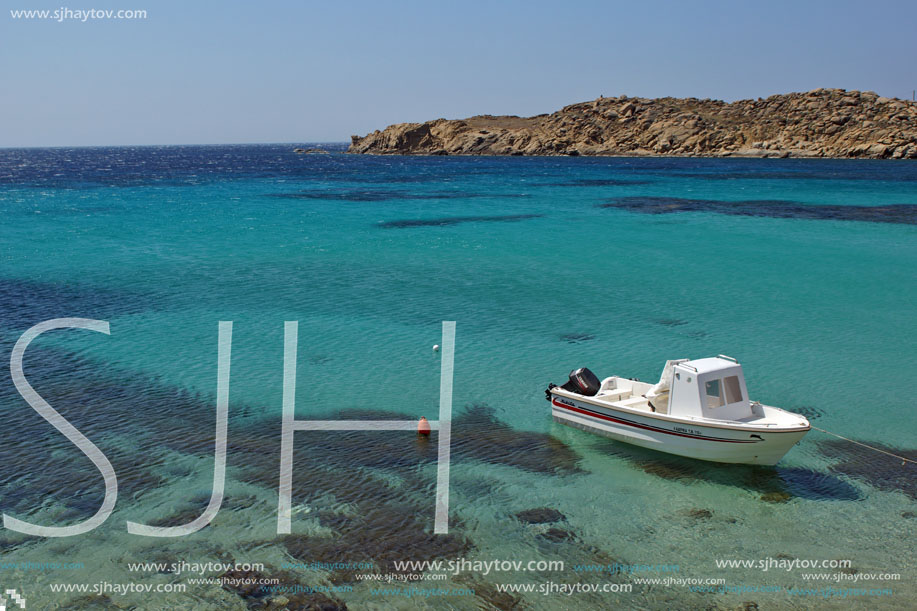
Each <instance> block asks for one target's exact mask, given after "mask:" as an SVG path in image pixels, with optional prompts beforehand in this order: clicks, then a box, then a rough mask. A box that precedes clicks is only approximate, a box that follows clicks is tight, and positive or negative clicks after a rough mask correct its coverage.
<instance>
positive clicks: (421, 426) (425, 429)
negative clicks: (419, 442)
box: [417, 416, 430, 435]
mask: <svg viewBox="0 0 917 611" xmlns="http://www.w3.org/2000/svg"><path fill="white" fill-rule="evenodd" d="M417 434H418V435H429V434H430V423H429V421H427V419H426V418H424V417H423V416H421V417H420V422H418V423H417Z"/></svg>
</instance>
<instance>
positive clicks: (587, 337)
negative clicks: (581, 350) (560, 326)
mask: <svg viewBox="0 0 917 611" xmlns="http://www.w3.org/2000/svg"><path fill="white" fill-rule="evenodd" d="M594 339H595V335H593V334H592V333H565V334H564V335H561V336H560V341H562V342H567V343H568V344H579V343H581V342H589V341H592V340H594Z"/></svg>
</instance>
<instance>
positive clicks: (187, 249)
mask: <svg viewBox="0 0 917 611" xmlns="http://www.w3.org/2000/svg"><path fill="white" fill-rule="evenodd" d="M291 148H292V147H290V146H286V145H278V146H225V147H148V148H134V149H131V148H116V149H105V148H99V149H46V150H43V149H34V150H3V151H0V218H2V219H3V223H2V228H0V355H2V358H3V359H4V360H5V359H7V358H8V356H9V353H10V350H11V349H12V345H13V344H14V343H15V341H16V339H17V338H18V337H19V336H20V335H21V334H22V333H23V332H24V331H25V330H26V329H27V328H29V327H30V326H31V325H33V324H36V323H38V322H41V321H43V320H46V319H50V318H57V317H64V316H78V317H86V318H95V319H101V320H107V321H109V322H110V325H111V336H109V337H106V336H104V335H100V334H96V333H90V332H86V331H58V332H54V333H49V334H47V335H46V336H42V337H41V338H39V339H38V340H36V341H35V343H34V344H33V345H32V347H31V348H30V349H29V352H28V353H27V355H26V361H25V365H26V369H25V371H26V375H27V376H28V377H29V380H30V382H31V383H32V385H33V386H34V387H35V388H36V390H38V392H39V393H41V394H42V396H44V397H45V398H46V399H48V401H49V402H50V403H51V404H52V405H54V406H55V407H56V408H57V409H58V410H59V411H60V412H61V413H62V414H63V415H64V416H65V417H67V418H68V419H69V420H71V421H72V422H73V423H74V424H75V425H76V426H77V427H78V428H79V429H80V430H81V431H82V432H84V433H85V434H86V435H87V436H88V437H89V438H90V439H92V440H93V441H94V442H96V443H97V445H99V447H100V448H101V449H102V450H103V451H104V452H105V453H106V454H107V455H108V456H109V458H110V459H111V460H112V463H113V464H114V465H115V468H116V471H117V473H118V476H119V482H120V484H121V490H120V491H119V499H118V505H117V508H116V510H115V512H114V514H112V516H111V517H110V518H109V519H108V521H107V522H106V523H105V524H104V525H103V526H102V527H100V528H98V529H97V530H95V531H93V532H92V533H90V534H87V535H82V536H80V537H75V538H69V539H60V540H54V539H49V540H42V539H32V538H27V537H25V536H23V535H19V534H16V533H13V532H12V531H9V530H4V531H3V533H2V534H0V552H2V558H3V561H5V562H8V563H15V562H20V563H21V562H25V561H32V562H42V561H44V562H50V561H57V562H82V563H83V565H84V566H83V568H81V569H80V568H78V569H68V570H64V569H58V570H37V571H36V570H25V569H22V568H15V567H10V568H4V569H2V574H0V578H2V580H3V581H2V584H0V585H3V586H5V587H17V588H21V590H22V591H25V592H27V594H28V596H29V600H30V603H33V601H34V603H33V604H34V605H35V607H33V608H50V607H51V605H54V604H57V605H60V608H81V607H82V608H90V607H91V605H101V606H103V607H106V606H112V605H122V607H130V606H131V605H135V606H136V608H174V607H180V606H182V605H188V604H191V603H192V602H193V604H194V605H196V606H197V607H199V608H240V609H241V608H245V607H246V605H249V606H252V607H253V608H259V607H258V606H257V605H262V606H263V605H265V604H269V603H268V602H267V601H269V600H271V599H272V598H271V597H272V596H274V594H269V595H266V594H263V593H258V594H257V595H253V594H250V593H249V594H248V595H246V596H243V595H242V594H240V593H237V592H234V591H232V590H231V589H226V588H221V587H220V586H219V585H206V584H192V585H188V590H187V592H185V593H157V594H155V595H140V594H136V593H132V594H128V595H123V596H122V595H119V594H116V593H109V594H107V598H101V597H96V598H91V597H90V596H88V595H87V594H80V593H68V594H62V593H53V592H51V591H50V589H49V586H50V584H54V583H91V584H95V583H99V582H103V581H104V582H117V583H131V582H135V583H147V584H148V583H152V584H166V583H185V579H186V578H187V575H176V574H175V573H174V572H172V573H169V572H156V571H134V572H131V571H130V570H129V568H128V563H133V562H146V561H151V562H152V561H164V560H169V561H187V562H207V561H217V560H221V561H225V560H226V559H227V558H232V559H233V561H235V562H249V563H263V564H265V565H266V568H265V570H264V571H263V573H264V574H266V575H272V574H275V573H276V574H279V571H281V569H283V567H284V563H290V562H312V561H321V562H345V563H346V562H361V561H373V562H375V563H376V565H377V566H378V567H379V572H390V563H391V561H393V560H436V559H443V560H449V559H456V558H466V559H470V560H493V559H500V560H523V561H525V562H527V561H529V560H533V559H534V560H562V561H563V562H564V563H565V568H564V570H555V571H540V572H539V571H530V572H520V571H508V572H504V573H494V572H491V573H489V574H488V575H483V574H481V573H475V572H473V571H469V572H466V573H463V574H460V575H457V576H450V577H449V579H448V580H445V581H430V580H428V581H418V582H412V584H411V585H414V586H416V587H418V588H446V589H448V588H468V589H474V590H475V595H473V596H472V595H462V594H460V593H455V594H454V595H449V596H445V595H444V596H437V595H429V596H426V597H425V596H423V595H421V594H416V593H415V594H414V595H413V596H412V597H411V598H408V597H407V596H406V595H401V596H399V595H397V594H395V593H391V592H389V593H385V594H379V593H378V592H377V593H374V592H373V589H374V588H378V587H379V584H378V583H364V582H361V581H359V580H356V578H355V577H354V576H353V575H352V571H351V573H350V574H349V573H348V572H347V571H346V570H317V571H313V570H305V569H302V568H301V567H300V568H295V567H294V568H287V569H283V571H284V573H283V575H282V581H283V583H287V584H300V585H303V584H307V585H310V586H313V587H321V586H337V587H339V588H343V589H347V588H350V591H343V590H339V591H337V592H333V593H329V596H333V597H334V598H336V599H338V600H340V601H344V602H346V603H347V604H348V605H349V606H350V607H351V608H379V609H381V608H390V607H392V606H395V607H398V608H418V607H420V608H458V609H474V608H482V607H483V608H493V607H497V608H508V607H509V606H511V604H518V605H519V606H520V607H521V608H544V609H550V608H571V605H572V604H576V605H584V606H592V607H596V606H598V607H604V608H616V607H621V608H642V609H662V608H686V609H688V608H711V607H713V608H732V607H735V606H737V605H740V604H742V603H744V602H748V601H754V602H756V603H757V604H758V605H759V606H760V607H761V608H812V607H816V608H863V609H875V608H889V609H895V608H902V609H903V608H908V606H909V604H910V603H909V601H912V600H913V597H914V596H915V595H917V588H915V579H914V578H915V566H914V564H915V561H914V556H913V547H914V540H915V539H914V530H915V524H917V518H915V513H917V504H915V500H917V484H915V480H914V470H913V466H912V465H909V466H902V465H901V461H899V460H897V459H894V458H890V457H888V456H885V455H882V454H878V453H874V452H871V451H868V450H864V449H863V448H861V447H858V446H854V445H851V444H847V443H844V442H838V441H837V440H835V439H833V438H831V437H829V436H826V435H824V434H822V433H819V432H816V431H813V432H812V433H810V434H809V435H808V436H807V437H806V438H805V439H804V440H803V441H802V443H801V444H799V445H798V446H797V447H796V448H794V449H793V450H792V451H791V452H790V453H789V454H788V455H787V456H786V458H785V459H784V460H783V461H782V462H781V463H780V464H779V465H778V466H777V467H776V468H768V469H755V468H751V467H742V466H740V467H735V466H721V465H714V464H707V463H701V462H695V461H689V460H683V459H677V458H674V457H668V456H666V455H661V454H656V453H653V452H649V451H644V450H640V449H636V448H632V447H630V446H626V445H622V444H618V443H615V442H611V441H608V440H604V439H601V438H598V437H594V436H592V435H589V434H587V433H583V432H580V431H575V430H570V429H567V428H565V427H562V426H560V425H557V424H555V423H553V422H552V421H551V417H550V409H549V405H548V403H547V402H545V400H544V396H543V390H544V388H545V386H546V385H547V383H548V382H557V383H560V382H563V381H564V380H565V378H566V374H567V372H568V371H569V370H571V369H573V368H576V367H580V366H588V367H590V368H591V369H593V371H595V372H596V373H597V374H599V376H600V377H604V376H606V375H612V374H621V375H625V376H628V377H639V378H640V379H643V380H652V379H655V378H656V377H658V374H659V370H660V369H661V367H662V365H663V364H664V362H665V360H666V359H672V358H684V357H689V358H699V357H704V356H712V355H715V354H719V353H725V354H729V355H731V356H735V357H737V358H738V359H739V360H740V362H742V364H743V365H744V368H745V373H746V377H747V380H748V387H749V392H750V393H751V395H752V398H755V399H758V400H760V401H762V402H764V403H768V404H772V405H778V406H781V407H784V408H787V409H790V410H794V411H799V412H802V413H804V414H805V415H807V416H808V417H809V418H810V420H811V421H812V423H813V424H814V425H816V426H818V427H821V428H824V429H827V430H830V431H834V432H836V433H839V434H842V435H844V436H846V437H850V438H853V439H855V440H858V441H861V442H864V443H868V444H870V445H879V446H880V447H882V448H884V449H886V450H889V451H892V452H894V453H896V454H905V455H906V456H909V457H911V458H915V457H917V438H915V437H917V436H915V430H917V416H915V407H917V405H915V401H914V399H913V394H912V393H911V392H910V387H911V386H912V385H913V380H914V376H913V373H912V371H911V368H912V367H911V364H910V362H911V360H912V357H913V355H914V346H915V342H917V318H915V299H917V282H915V280H914V270H915V269H917V241H915V223H917V166H915V165H913V164H907V163H894V162H881V161H828V160H738V159H735V160H730V159H724V160H675V159H583V158H449V157H445V158H440V157H434V158H429V157H407V158H402V157H362V156H348V155H343V154H340V153H338V152H337V151H338V150H339V147H337V148H335V147H332V148H334V150H335V151H336V152H335V153H334V154H331V155H295V154H293V153H292V152H291ZM220 320H231V321H233V322H234V338H233V345H232V378H231V387H230V432H229V454H228V476H227V477H228V484H227V496H226V501H225V503H224V508H223V509H222V510H221V512H220V514H219V515H218V517H217V518H216V520H214V523H213V525H212V526H211V527H209V528H207V529H205V530H203V531H201V532H199V533H196V534H195V535H192V536H189V537H185V538H181V539H173V540H161V539H160V540H157V539H146V538H142V537H136V536H132V535H128V534H127V533H126V531H125V527H124V522H125V520H133V521H140V522H147V523H156V521H157V520H160V521H162V520H165V519H168V518H174V523H183V522H186V521H189V520H190V519H191V518H193V517H194V516H196V515H197V514H199V513H200V511H201V510H202V508H203V506H205V505H206V501H207V498H208V497H209V490H210V486H211V480H212V465H213V458H212V447H213V441H212V436H213V426H214V404H215V388H216V342H217V323H218V321H220ZM286 320H298V321H299V339H300V343H299V363H298V386H297V394H296V402H297V408H296V409H297V417H299V418H309V417H316V418H328V417H334V416H335V415H340V414H343V415H342V416H341V417H346V418H360V417H363V418H367V417H371V418H378V417H406V418H410V419H414V418H419V417H420V416H421V415H425V416H427V417H428V418H431V419H432V418H435V417H436V416H437V410H438V399H439V355H438V354H436V353H434V352H433V351H432V350H431V347H432V345H433V344H438V343H440V325H441V321H443V320H455V321H456V324H457V335H456V352H455V386H454V405H455V412H456V425H455V429H454V432H453V437H454V441H453V453H454V455H455V460H454V463H453V465H452V477H451V491H452V500H451V520H452V528H451V534H450V537H449V538H448V539H442V538H436V537H432V536H430V535H429V534H428V533H429V532H430V531H432V523H433V505H432V495H433V491H434V483H435V477H436V476H435V473H436V463H435V452H436V450H435V439H434V440H433V442H434V443H431V444H429V445H424V444H423V443H419V442H418V441H417V440H416V439H415V438H414V435H413V434H409V433H391V432H386V433H327V434H319V433H297V441H296V457H297V461H298V462H297V463H296V473H295V475H294V495H293V503H294V512H295V513H294V519H293V533H294V534H293V536H291V537H281V536H278V535H276V532H275V525H276V502H277V499H276V485H277V472H278V469H279V449H280V437H279V421H280V410H281V393H282V373H283V370H282V354H283V323H284V321H286ZM371 412H372V413H371ZM0 413H2V414H3V415H4V418H5V420H6V423H7V425H6V426H5V427H3V430H2V433H0V457H2V458H3V460H2V461H0V508H2V510H3V512H5V513H8V514H10V515H13V516H16V517H19V518H21V519H29V520H31V521H34V522H40V523H48V524H66V523H73V522H76V521H79V520H82V519H85V518H87V517H89V516H90V515H92V514H93V513H94V512H95V510H96V508H97V507H98V505H99V503H100V501H101V498H102V482H101V477H100V476H99V474H98V473H97V472H96V471H95V469H94V467H93V466H92V464H91V463H90V462H89V461H88V459H86V458H85V457H84V456H83V455H82V454H81V453H80V452H79V451H77V450H76V449H75V448H73V446H72V445H70V444H69V442H67V441H66V440H65V439H64V438H63V437H62V436H61V435H60V434H59V433H57V432H56V431H54V430H53V429H52V428H51V426H50V425H48V424H47V423H45V422H44V421H43V420H42V419H41V418H40V417H39V416H38V415H37V414H36V413H35V412H33V411H32V410H31V409H30V408H29V407H28V405H26V404H25V402H24V401H23V400H22V399H21V398H20V397H19V396H18V394H17V393H16V391H15V389H14V388H13V385H12V382H11V380H10V378H9V374H8V368H7V367H5V366H4V368H3V374H2V376H0ZM380 414H382V415H380ZM386 414H388V415H390V416H386ZM541 507H549V508H553V509H556V510H558V511H559V512H560V513H562V514H563V516H564V518H563V519H562V520H559V521H555V522H553V523H541V524H529V523H526V522H525V521H524V520H521V519H519V518H518V517H516V516H515V514H516V513H518V512H520V511H523V510H527V509H533V508H541ZM189 516H190V518H189ZM162 523H163V524H164V523H166V522H162ZM767 558H775V559H778V560H780V559H783V560H792V559H815V560H819V561H821V560H836V559H850V560H851V561H852V565H853V568H852V569H848V571H847V572H845V573H842V574H843V575H846V577H841V578H838V579H839V581H835V582H830V581H825V580H811V579H810V580H807V579H805V578H804V577H803V576H802V574H803V573H809V572H812V571H807V570H805V569H795V570H789V571H788V570H776V569H771V570H768V571H762V570H760V569H757V568H718V567H717V565H716V560H717V559H720V560H723V559H745V560H758V559H767ZM613 562H618V563H621V564H648V565H656V564H659V565H662V564H665V565H678V567H679V570H678V572H676V573H668V574H658V573H653V572H648V573H643V574H639V575H635V576H631V577H624V576H620V575H618V576H608V575H607V574H606V575H602V574H595V573H584V572H582V571H580V572H577V571H576V570H574V568H573V567H574V566H575V565H579V564H582V565H598V564H607V563H613ZM854 571H855V572H854ZM358 572H359V571H358ZM817 572H830V573H836V572H837V571H836V570H824V571H821V570H819V571H817ZM876 573H897V574H900V576H901V579H900V580H894V581H881V580H866V581H856V580H858V579H859V578H856V577H854V576H855V575H861V576H862V575H867V574H876ZM208 576H210V577H215V576H216V575H215V574H214V575H208ZM666 576H676V577H679V578H682V579H708V578H722V579H725V582H724V584H722V585H724V586H728V587H731V588H732V589H733V591H732V592H723V593H720V592H694V591H691V589H690V588H689V587H688V586H686V585H668V586H666V585H662V584H656V585H647V584H641V583H637V582H636V581H634V580H633V578H634V577H649V578H654V577H666ZM843 580H846V581H843ZM505 583H519V584H536V586H538V587H546V588H547V587H549V586H550V584H551V583H554V584H568V585H569V584H574V583H582V584H600V585H601V584H606V583H624V584H628V583H629V584H631V585H633V590H632V591H631V592H629V593H621V592H618V593H577V594H574V595H572V597H565V596H564V595H561V594H548V595H543V594H540V593H538V592H537V591H536V592H532V593H526V594H521V595H514V596H511V595H508V594H500V593H497V592H496V590H495V586H494V584H505ZM546 584H547V585H546ZM394 587H400V586H397V585H396V586H394ZM408 587H409V586H408ZM717 587H718V586H717ZM827 587H831V588H834V589H835V590H837V592H836V593H833V594H832V593H830V592H828V593H826V592H825V588H827ZM742 588H745V591H744V592H741V591H740V592H736V591H735V590H741V589H742ZM754 588H759V591H754ZM760 588H770V589H782V591H779V592H774V591H767V592H762V591H760ZM845 588H846V589H848V590H852V589H853V588H858V589H885V588H887V589H890V590H892V593H890V594H889V593H883V595H878V594H876V593H872V594H854V593H853V592H852V591H848V592H846V593H844V592H843V590H844V589H845ZM787 589H789V590H792V591H794V592H796V594H793V593H790V592H788V591H787ZM805 589H809V590H818V591H817V592H803V593H799V590H805ZM405 594H406V593H405ZM571 601H573V602H571ZM488 605H490V607H488ZM265 608H270V607H265Z"/></svg>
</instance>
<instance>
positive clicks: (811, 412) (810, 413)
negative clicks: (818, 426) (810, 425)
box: [783, 405, 825, 420]
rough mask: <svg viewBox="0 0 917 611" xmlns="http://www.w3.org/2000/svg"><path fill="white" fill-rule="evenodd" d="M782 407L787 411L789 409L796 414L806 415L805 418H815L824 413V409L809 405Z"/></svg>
mask: <svg viewBox="0 0 917 611" xmlns="http://www.w3.org/2000/svg"><path fill="white" fill-rule="evenodd" d="M783 409H785V410H787V411H791V412H793V413H796V414H802V415H803V416H805V417H806V419H807V420H815V419H817V418H821V417H822V416H824V415H825V412H824V410H821V409H819V408H817V407H813V406H811V405H797V406H788V407H784V408H783Z"/></svg>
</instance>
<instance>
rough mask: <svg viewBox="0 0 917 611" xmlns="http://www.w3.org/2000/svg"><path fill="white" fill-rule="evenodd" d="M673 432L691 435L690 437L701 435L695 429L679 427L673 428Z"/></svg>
mask: <svg viewBox="0 0 917 611" xmlns="http://www.w3.org/2000/svg"><path fill="white" fill-rule="evenodd" d="M675 432H676V433H689V434H691V435H700V434H701V432H700V431H698V430H697V429H686V428H684V427H681V426H676V427H675Z"/></svg>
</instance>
